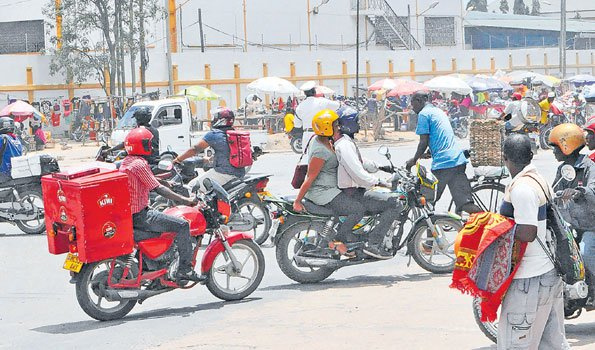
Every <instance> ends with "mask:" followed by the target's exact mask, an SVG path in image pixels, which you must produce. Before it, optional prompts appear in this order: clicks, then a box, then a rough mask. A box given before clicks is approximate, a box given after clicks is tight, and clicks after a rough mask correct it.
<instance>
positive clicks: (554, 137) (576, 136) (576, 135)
mask: <svg viewBox="0 0 595 350" xmlns="http://www.w3.org/2000/svg"><path fill="white" fill-rule="evenodd" d="M548 142H549V143H550V145H555V146H558V148H560V151H562V153H564V154H565V155H570V154H572V152H574V151H576V150H577V149H581V148H583V146H584V145H585V132H584V131H583V129H581V128H580V127H579V126H578V125H576V124H572V123H565V124H560V125H558V126H556V127H555V128H553V129H552V132H551V133H550V137H549V140H548Z"/></svg>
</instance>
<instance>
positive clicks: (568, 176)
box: [560, 164, 576, 182]
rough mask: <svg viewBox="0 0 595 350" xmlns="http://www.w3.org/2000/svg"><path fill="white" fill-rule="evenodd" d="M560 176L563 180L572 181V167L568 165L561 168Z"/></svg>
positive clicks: (573, 174) (573, 177)
mask: <svg viewBox="0 0 595 350" xmlns="http://www.w3.org/2000/svg"><path fill="white" fill-rule="evenodd" d="M560 174H561V175H562V178H564V180H566V181H569V182H570V181H574V179H575V178H576V170H574V167H573V166H572V165H569V164H565V165H563V166H562V169H561V170H560Z"/></svg>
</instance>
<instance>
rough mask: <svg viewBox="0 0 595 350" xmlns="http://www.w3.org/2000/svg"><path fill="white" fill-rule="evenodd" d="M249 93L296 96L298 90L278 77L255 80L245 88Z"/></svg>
mask: <svg viewBox="0 0 595 350" xmlns="http://www.w3.org/2000/svg"><path fill="white" fill-rule="evenodd" d="M247 88H248V90H249V91H255V92H260V93H263V94H282V95H291V94H298V93H299V92H300V90H299V89H298V88H296V87H295V85H293V84H292V83H291V82H289V81H288V80H285V79H281V78H279V77H264V78H260V79H256V80H254V81H253V82H251V83H250V84H248V86H247Z"/></svg>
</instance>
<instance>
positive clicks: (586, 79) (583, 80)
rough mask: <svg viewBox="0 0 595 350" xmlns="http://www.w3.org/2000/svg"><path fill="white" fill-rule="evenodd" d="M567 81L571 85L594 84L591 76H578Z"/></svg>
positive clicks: (594, 78)
mask: <svg viewBox="0 0 595 350" xmlns="http://www.w3.org/2000/svg"><path fill="white" fill-rule="evenodd" d="M567 80H568V81H569V82H571V83H573V84H593V83H595V76H592V75H591V74H578V75H575V76H573V77H570V78H568V79H567Z"/></svg>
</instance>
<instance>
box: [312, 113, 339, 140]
mask: <svg viewBox="0 0 595 350" xmlns="http://www.w3.org/2000/svg"><path fill="white" fill-rule="evenodd" d="M338 119H339V115H338V114H337V112H335V111H333V110H331V109H323V110H321V111H320V112H318V113H316V114H315V115H314V118H312V129H313V130H314V133H315V134H316V135H318V136H333V122H334V121H335V120H338Z"/></svg>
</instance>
